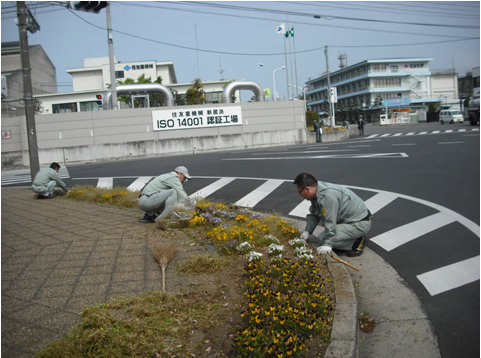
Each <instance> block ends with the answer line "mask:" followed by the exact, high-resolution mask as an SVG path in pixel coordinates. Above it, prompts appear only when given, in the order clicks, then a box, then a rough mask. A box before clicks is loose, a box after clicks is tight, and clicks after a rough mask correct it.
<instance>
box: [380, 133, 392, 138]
mask: <svg viewBox="0 0 481 358" xmlns="http://www.w3.org/2000/svg"><path fill="white" fill-rule="evenodd" d="M390 135H391V133H386V134H383V135H381V137H387V136H390Z"/></svg>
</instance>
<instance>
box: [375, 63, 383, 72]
mask: <svg viewBox="0 0 481 358" xmlns="http://www.w3.org/2000/svg"><path fill="white" fill-rule="evenodd" d="M372 72H386V64H385V63H373V64H372Z"/></svg>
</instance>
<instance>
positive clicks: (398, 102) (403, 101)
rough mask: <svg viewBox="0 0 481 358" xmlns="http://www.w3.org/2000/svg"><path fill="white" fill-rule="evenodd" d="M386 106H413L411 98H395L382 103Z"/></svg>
mask: <svg viewBox="0 0 481 358" xmlns="http://www.w3.org/2000/svg"><path fill="white" fill-rule="evenodd" d="M382 104H383V105H384V106H406V105H408V104H411V98H393V99H385V100H384V101H382Z"/></svg>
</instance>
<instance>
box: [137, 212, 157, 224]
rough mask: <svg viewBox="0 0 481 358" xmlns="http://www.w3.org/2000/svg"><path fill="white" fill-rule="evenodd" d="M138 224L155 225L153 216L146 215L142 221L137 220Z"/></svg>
mask: <svg viewBox="0 0 481 358" xmlns="http://www.w3.org/2000/svg"><path fill="white" fill-rule="evenodd" d="M139 223H144V224H152V223H155V215H147V213H145V215H144V217H143V218H142V219H139Z"/></svg>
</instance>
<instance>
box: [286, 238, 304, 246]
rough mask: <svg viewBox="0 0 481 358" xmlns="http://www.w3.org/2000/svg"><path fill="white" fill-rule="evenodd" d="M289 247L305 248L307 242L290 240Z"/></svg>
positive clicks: (298, 239)
mask: <svg viewBox="0 0 481 358" xmlns="http://www.w3.org/2000/svg"><path fill="white" fill-rule="evenodd" d="M289 245H291V246H294V247H304V246H306V242H305V241H304V240H302V239H300V238H297V239H292V240H289Z"/></svg>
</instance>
